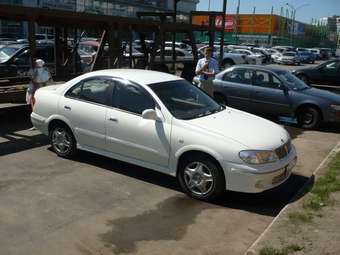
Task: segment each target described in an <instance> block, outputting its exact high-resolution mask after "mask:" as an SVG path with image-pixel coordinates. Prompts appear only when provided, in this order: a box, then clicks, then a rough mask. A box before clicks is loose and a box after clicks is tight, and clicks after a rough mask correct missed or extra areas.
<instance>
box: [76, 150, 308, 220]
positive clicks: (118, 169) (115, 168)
mask: <svg viewBox="0 0 340 255" xmlns="http://www.w3.org/2000/svg"><path fill="white" fill-rule="evenodd" d="M72 160H74V161H77V162H81V163H85V164H89V165H92V166H96V167H100V168H102V169H105V170H108V171H111V172H114V173H117V174H121V175H125V176H128V177H131V178H134V179H137V180H141V181H143V182H148V183H150V184H153V185H158V186H161V187H164V188H167V189H171V190H175V191H177V192H180V193H183V192H182V189H181V187H180V186H179V184H178V182H177V179H176V178H174V177H172V176H169V175H166V174H162V173H159V172H156V171H153V170H151V169H147V168H143V167H139V166H136V165H132V164H129V163H126V162H122V161H119V160H114V159H110V158H107V157H104V156H100V155H97V154H93V153H90V152H85V151H79V153H78V154H77V156H76V157H75V158H74V159H72ZM307 180H308V178H307V177H304V176H301V175H298V174H292V175H291V176H290V178H289V179H288V180H287V181H286V182H285V183H284V184H282V185H280V186H278V187H276V188H273V189H271V190H268V191H265V192H262V193H255V194H251V193H241V192H232V191H226V192H225V193H224V194H223V196H222V197H221V198H219V199H217V200H215V201H213V202H211V203H209V204H211V205H214V206H220V207H225V208H233V209H239V210H244V211H249V212H252V213H256V214H261V215H266V216H275V215H277V214H278V212H279V211H280V210H281V209H282V208H283V207H284V206H285V205H286V204H287V203H289V202H290V201H292V198H293V197H294V195H295V194H296V193H297V192H298V190H299V189H300V187H302V185H304V184H305V183H306V182H307Z"/></svg>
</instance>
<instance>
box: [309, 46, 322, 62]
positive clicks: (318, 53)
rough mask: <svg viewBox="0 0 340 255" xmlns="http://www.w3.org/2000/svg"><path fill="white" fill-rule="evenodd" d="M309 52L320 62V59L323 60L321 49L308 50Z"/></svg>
mask: <svg viewBox="0 0 340 255" xmlns="http://www.w3.org/2000/svg"><path fill="white" fill-rule="evenodd" d="M308 50H309V51H310V52H311V53H313V54H314V56H315V59H316V60H320V59H321V53H320V50H319V49H316V48H312V49H308Z"/></svg>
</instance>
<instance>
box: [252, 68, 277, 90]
mask: <svg viewBox="0 0 340 255" xmlns="http://www.w3.org/2000/svg"><path fill="white" fill-rule="evenodd" d="M254 85H255V86H259V87H264V88H271V89H281V82H280V80H279V79H278V78H277V77H275V76H273V75H272V74H271V73H268V72H265V71H256V75H255V79H254Z"/></svg>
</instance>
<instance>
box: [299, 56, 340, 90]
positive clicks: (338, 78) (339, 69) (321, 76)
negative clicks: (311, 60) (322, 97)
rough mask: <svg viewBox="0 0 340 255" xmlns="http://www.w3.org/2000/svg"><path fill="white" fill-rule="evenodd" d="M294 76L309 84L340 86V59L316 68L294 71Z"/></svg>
mask: <svg viewBox="0 0 340 255" xmlns="http://www.w3.org/2000/svg"><path fill="white" fill-rule="evenodd" d="M293 74H294V75H296V76H297V77H299V78H300V79H301V80H303V81H304V82H305V83H307V84H321V85H333V86H340V59H336V60H330V61H327V62H325V63H323V64H321V65H318V66H315V67H306V68H301V69H298V70H294V71H293Z"/></svg>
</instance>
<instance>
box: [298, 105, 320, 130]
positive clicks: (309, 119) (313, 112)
mask: <svg viewBox="0 0 340 255" xmlns="http://www.w3.org/2000/svg"><path fill="white" fill-rule="evenodd" d="M297 121H298V124H299V126H300V127H302V128H305V129H316V128H318V127H319V125H320V122H321V114H320V112H319V110H318V109H316V108H314V107H304V108H302V109H301V110H299V112H298V113H297Z"/></svg>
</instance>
